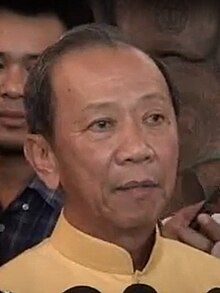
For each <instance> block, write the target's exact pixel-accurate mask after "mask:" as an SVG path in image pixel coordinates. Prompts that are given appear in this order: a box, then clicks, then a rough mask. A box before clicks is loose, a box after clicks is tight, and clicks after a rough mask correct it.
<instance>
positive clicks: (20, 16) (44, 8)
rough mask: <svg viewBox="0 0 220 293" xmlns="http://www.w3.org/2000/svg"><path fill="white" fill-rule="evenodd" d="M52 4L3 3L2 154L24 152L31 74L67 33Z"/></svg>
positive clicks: (0, 6) (0, 48) (0, 53)
mask: <svg viewBox="0 0 220 293" xmlns="http://www.w3.org/2000/svg"><path fill="white" fill-rule="evenodd" d="M49 2H50V1H35V2H34V1H31V3H30V1H29V4H28V3H27V1H7V2H6V1H1V3H0V151H4V150H5V151H10V150H12V151H17V150H18V151H19V150H22V146H23V141H24V136H25V134H26V123H25V119H24V109H23V101H22V100H23V98H24V84H25V82H26V79H27V76H28V72H29V70H30V68H31V67H32V66H33V64H34V63H35V62H36V59H37V57H38V55H39V54H40V53H42V51H43V50H44V49H45V48H46V47H47V46H49V45H51V44H53V43H54V42H55V41H56V40H57V39H58V38H59V37H60V36H61V34H62V33H63V32H64V30H66V29H67V28H66V24H65V23H64V21H63V20H62V19H61V16H59V14H58V12H57V9H56V7H51V3H49Z"/></svg>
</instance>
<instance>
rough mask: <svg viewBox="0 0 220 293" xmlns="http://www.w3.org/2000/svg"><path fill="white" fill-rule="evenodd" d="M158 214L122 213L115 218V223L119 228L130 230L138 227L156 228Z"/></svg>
mask: <svg viewBox="0 0 220 293" xmlns="http://www.w3.org/2000/svg"><path fill="white" fill-rule="evenodd" d="M157 218H158V217H157V216H156V215H155V216H154V215H153V214H152V213H147V214H146V213H145V214H142V215H140V214H139V215H138V216H137V214H132V215H131V214H130V215H127V216H126V215H124V216H122V215H120V216H119V217H118V218H117V217H115V218H114V219H113V222H114V225H115V226H117V227H118V228H119V229H123V230H130V229H138V228H141V229H143V228H146V229H149V228H154V227H155V226H156V223H157Z"/></svg>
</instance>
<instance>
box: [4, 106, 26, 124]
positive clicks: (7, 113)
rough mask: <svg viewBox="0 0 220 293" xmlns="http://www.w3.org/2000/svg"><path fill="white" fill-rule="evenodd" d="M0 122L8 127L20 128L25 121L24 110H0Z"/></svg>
mask: <svg viewBox="0 0 220 293" xmlns="http://www.w3.org/2000/svg"><path fill="white" fill-rule="evenodd" d="M0 123H1V124H2V125H3V126H5V127H8V128H21V127H23V126H24V125H25V123H26V122H25V115H24V112H23V111H17V110H1V111H0Z"/></svg>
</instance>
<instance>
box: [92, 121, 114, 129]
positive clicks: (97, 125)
mask: <svg viewBox="0 0 220 293" xmlns="http://www.w3.org/2000/svg"><path fill="white" fill-rule="evenodd" d="M114 124H115V122H114V121H113V120H112V119H98V120H95V121H93V122H92V123H91V124H90V125H89V127H88V129H89V130H91V131H93V132H106V131H110V130H111V129H112V128H113V127H114Z"/></svg>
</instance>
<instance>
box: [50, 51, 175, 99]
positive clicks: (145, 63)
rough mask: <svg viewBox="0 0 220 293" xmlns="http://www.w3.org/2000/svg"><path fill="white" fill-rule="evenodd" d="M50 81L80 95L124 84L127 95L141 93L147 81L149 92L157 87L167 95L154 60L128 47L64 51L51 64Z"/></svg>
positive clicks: (111, 89) (121, 86) (164, 84)
mask: <svg viewBox="0 0 220 293" xmlns="http://www.w3.org/2000/svg"><path fill="white" fill-rule="evenodd" d="M139 72H140V74H139ZM52 82H54V85H55V87H57V86H58V87H59V85H61V87H62V90H63V91H65V92H67V93H69V94H71V95H75V94H76V95H83V96H84V95H88V93H89V94H90V92H91V94H92V91H93V90H94V92H96V93H98V92H99V91H103V89H104V90H105V91H106V92H108V93H111V92H112V91H114V90H119V91H120V89H123V90H124V88H125V87H126V86H127V88H128V90H129V93H130V94H132V92H134V90H135V93H136V94H139V95H143V94H145V93H143V92H142V89H144V88H145V89H146V85H147V84H148V83H149V86H150V87H151V89H152V91H154V90H155V91H157V90H158V87H159V88H160V89H162V90H163V93H164V94H165V95H169V90H168V86H167V84H166V81H165V78H164V77H163V75H162V73H161V72H160V70H159V69H158V67H157V66H156V64H155V63H154V61H153V60H152V59H151V58H150V57H148V56H147V55H145V54H144V53H142V52H141V51H139V50H138V49H135V48H132V47H125V48H124V47H122V48H117V47H116V48H108V47H95V48H91V49H86V50H83V51H79V50H75V51H71V52H68V53H66V54H65V55H63V56H62V57H61V58H60V59H59V60H57V62H56V63H55V64H54V66H53V69H52ZM133 82H134V85H135V86H134V88H133V89H132V86H130V85H131V84H132V83H133ZM84 85H85V86H84ZM139 90H140V93H138V91H139ZM149 90H150V89H149ZM60 94H61V93H60Z"/></svg>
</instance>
